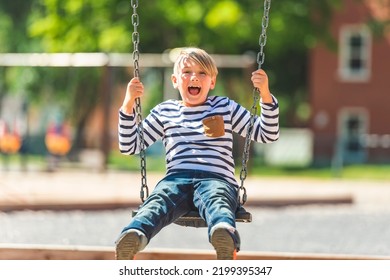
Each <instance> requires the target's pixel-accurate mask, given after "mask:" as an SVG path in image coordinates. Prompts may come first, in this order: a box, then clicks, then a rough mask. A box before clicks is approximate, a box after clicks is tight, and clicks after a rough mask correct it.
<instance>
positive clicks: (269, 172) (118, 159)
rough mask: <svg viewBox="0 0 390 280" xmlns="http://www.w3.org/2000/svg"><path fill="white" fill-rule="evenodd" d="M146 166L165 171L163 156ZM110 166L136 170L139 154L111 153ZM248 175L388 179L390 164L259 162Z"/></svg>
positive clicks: (147, 161)
mask: <svg viewBox="0 0 390 280" xmlns="http://www.w3.org/2000/svg"><path fill="white" fill-rule="evenodd" d="M146 167H147V170H148V171H152V172H165V161H164V158H163V157H156V156H148V155H147V156H146ZM110 168H113V169H118V170H129V171H138V170H139V169H140V159H139V156H138V155H136V156H124V155H120V154H112V155H111V156H110ZM240 169H241V166H240V163H238V164H237V171H236V174H237V176H239V174H240ZM248 176H263V177H296V178H299V177H305V178H317V179H332V178H335V177H338V178H342V179H356V180H358V179H367V180H389V181H390V164H387V165H367V164H365V165H350V166H344V167H343V168H342V169H341V170H339V171H338V172H337V173H336V172H335V171H334V170H333V169H332V168H331V167H323V168H314V167H291V166H267V165H264V164H261V163H254V164H253V166H251V167H250V168H249V169H248Z"/></svg>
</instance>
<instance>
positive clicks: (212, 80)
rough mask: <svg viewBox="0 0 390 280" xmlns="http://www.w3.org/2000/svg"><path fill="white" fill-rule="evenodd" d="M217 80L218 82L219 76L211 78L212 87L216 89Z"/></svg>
mask: <svg viewBox="0 0 390 280" xmlns="http://www.w3.org/2000/svg"><path fill="white" fill-rule="evenodd" d="M216 82H217V78H216V77H214V78H212V79H211V84H210V89H214V88H215V84H216Z"/></svg>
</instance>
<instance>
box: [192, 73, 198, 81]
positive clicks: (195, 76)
mask: <svg viewBox="0 0 390 280" xmlns="http://www.w3.org/2000/svg"><path fill="white" fill-rule="evenodd" d="M197 80H198V76H197V75H196V73H192V75H191V81H197Z"/></svg>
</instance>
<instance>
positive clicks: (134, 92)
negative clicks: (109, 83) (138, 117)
mask: <svg viewBox="0 0 390 280" xmlns="http://www.w3.org/2000/svg"><path fill="white" fill-rule="evenodd" d="M143 95H144V85H143V84H142V83H141V81H140V80H139V78H138V77H135V78H132V79H131V80H130V82H129V83H128V84H127V89H126V96H125V99H124V100H123V104H122V108H121V110H122V112H124V113H126V114H131V113H132V112H133V107H134V102H135V99H136V98H137V97H142V96H143Z"/></svg>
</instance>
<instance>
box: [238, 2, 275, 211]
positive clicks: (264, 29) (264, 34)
mask: <svg viewBox="0 0 390 280" xmlns="http://www.w3.org/2000/svg"><path fill="white" fill-rule="evenodd" d="M270 8H271V0H265V1H264V13H263V19H262V23H261V25H262V31H261V34H260V37H259V46H260V50H259V53H258V54H257V63H258V69H261V66H262V65H263V63H264V59H265V54H264V46H265V44H266V43H267V28H268V22H269V10H270ZM252 95H253V104H252V107H251V109H250V113H251V116H250V119H249V123H248V127H247V134H246V137H245V144H244V151H243V154H242V167H241V172H240V180H241V185H240V187H239V189H238V201H239V203H240V205H244V204H245V202H246V201H247V193H246V189H245V187H244V181H245V179H246V177H247V175H248V160H249V152H250V145H251V141H252V133H253V126H254V123H255V116H256V115H257V109H258V108H257V106H258V103H259V99H260V90H259V89H258V88H254V89H253V92H252ZM241 193H242V198H241Z"/></svg>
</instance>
